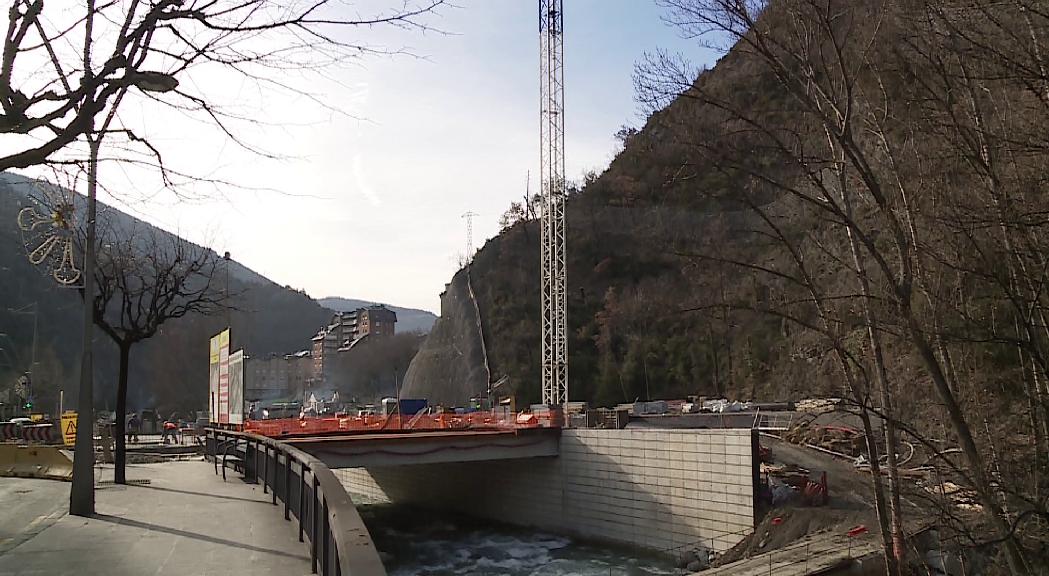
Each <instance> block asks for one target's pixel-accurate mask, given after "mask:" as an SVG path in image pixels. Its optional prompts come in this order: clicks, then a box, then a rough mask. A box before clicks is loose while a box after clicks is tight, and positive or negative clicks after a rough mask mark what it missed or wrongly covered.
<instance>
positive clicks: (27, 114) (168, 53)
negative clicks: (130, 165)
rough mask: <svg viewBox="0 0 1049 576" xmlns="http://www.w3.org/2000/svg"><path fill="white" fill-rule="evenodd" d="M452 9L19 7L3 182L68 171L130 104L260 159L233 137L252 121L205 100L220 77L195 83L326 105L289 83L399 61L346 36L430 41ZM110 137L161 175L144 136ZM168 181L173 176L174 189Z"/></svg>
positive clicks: (251, 2) (151, 2) (422, 2)
mask: <svg viewBox="0 0 1049 576" xmlns="http://www.w3.org/2000/svg"><path fill="white" fill-rule="evenodd" d="M443 3H444V0H418V1H414V0H407V1H405V2H398V3H395V4H396V7H395V8H394V9H390V10H384V11H380V12H378V13H376V14H373V15H370V16H367V15H362V14H359V13H358V12H356V11H354V10H353V9H352V8H350V7H349V6H348V5H346V4H345V3H342V2H337V1H335V0H309V1H305V0H291V1H287V2H284V1H276V0H129V1H126V2H110V1H106V2H96V1H93V0H92V1H88V2H86V3H84V5H83V6H82V7H81V8H80V9H77V10H71V9H70V7H69V6H66V5H63V4H62V3H60V2H50V3H47V4H46V5H45V3H44V1H43V0H13V1H12V2H11V4H10V8H9V9H8V12H7V28H6V33H5V35H4V40H3V52H2V60H0V133H3V134H6V135H7V136H8V137H7V139H6V140H5V142H6V143H7V144H8V147H6V148H5V149H4V151H3V152H2V153H0V170H8V169H11V168H26V167H30V166H36V165H40V164H44V163H47V162H63V161H66V160H65V159H64V158H63V157H60V156H56V153H57V152H59V151H60V150H62V149H63V148H66V147H67V146H69V145H70V144H74V143H75V142H77V141H78V140H79V139H81V138H82V137H83V136H85V135H88V134H91V133H93V132H95V130H96V128H95V126H94V123H93V119H94V118H95V117H97V116H98V115H100V114H102V113H105V112H106V111H107V110H108V109H110V108H116V107H118V106H119V104H120V102H119V101H120V99H121V95H122V94H124V93H127V94H128V95H129V98H130V99H138V100H141V101H143V102H150V101H152V102H154V103H158V104H161V105H163V106H168V107H173V108H175V109H178V110H181V111H183V112H185V113H187V114H189V115H191V116H195V117H199V118H201V119H204V120H205V121H207V122H211V123H213V124H214V125H216V126H218V128H219V129H220V130H222V131H223V132H224V133H225V134H226V135H227V136H228V137H229V138H231V139H232V140H233V141H235V142H237V143H239V144H241V145H243V146H246V147H248V148H251V149H253V150H257V149H255V148H253V147H252V146H251V145H250V144H249V143H247V142H246V141H244V140H243V139H242V138H241V137H240V136H239V135H238V134H237V133H236V130H235V128H234V126H233V125H231V123H235V122H236V121H237V120H243V119H246V117H245V115H244V114H238V113H236V112H234V111H230V110H225V109H223V108H222V107H221V106H220V105H218V104H217V103H216V101H215V99H214V98H213V95H214V93H215V90H214V89H212V90H208V89H207V86H208V85H209V84H210V85H212V86H214V84H215V82H214V76H211V77H210V80H211V81H210V82H208V81H201V82H199V83H198V82H188V81H187V80H193V79H194V78H195V75H196V74H198V73H201V74H208V73H213V72H214V71H215V70H218V71H219V72H220V73H221V75H223V76H225V77H226V78H229V79H236V78H238V77H239V78H242V79H245V80H247V81H248V82H251V83H253V84H256V85H260V86H269V87H273V88H277V89H280V90H284V91H288V92H290V93H293V94H298V95H301V96H302V97H303V98H306V99H311V100H313V101H314V102H320V101H321V99H320V98H318V97H317V96H316V95H314V94H312V93H311V92H310V91H309V90H308V89H307V88H306V87H304V86H302V85H298V86H297V85H295V83H294V82H293V81H290V80H289V79H288V78H289V75H288V72H289V71H296V72H303V71H317V72H319V71H321V70H323V69H325V68H327V67H330V66H332V65H337V64H340V63H344V62H350V61H354V60H356V59H359V58H361V57H362V56H364V55H368V54H380V53H391V52H396V51H397V50H396V49H387V48H384V47H379V46H372V45H369V44H367V43H366V42H361V41H354V40H352V39H349V38H347V37H346V32H347V30H350V29H363V28H370V27H376V26H396V27H401V28H408V29H417V30H424V29H426V28H427V26H426V24H425V23H424V17H425V16H426V15H428V14H429V13H430V12H432V11H434V9H436V8H437V7H439V6H440V5H441V4H443ZM190 86H193V87H192V88H191V87H190ZM130 88H135V89H136V90H133V91H130V92H129V89H130ZM161 93H163V95H161ZM107 129H108V132H109V133H110V136H111V137H112V138H114V139H116V138H119V140H120V144H119V146H121V147H123V148H124V149H125V151H126V153H125V154H123V158H124V159H125V160H127V159H129V158H136V160H135V161H137V162H140V163H144V164H147V165H154V166H158V167H161V168H164V162H163V156H162V154H161V150H160V149H159V148H158V147H157V146H155V145H154V144H153V143H152V142H151V141H150V135H149V134H146V133H143V131H142V128H141V127H139V126H133V125H128V124H123V123H121V122H118V123H117V124H116V125H114V126H112V127H108V128H107ZM170 176H171V173H170V172H168V171H165V172H164V177H165V180H166V181H167V180H169V179H170Z"/></svg>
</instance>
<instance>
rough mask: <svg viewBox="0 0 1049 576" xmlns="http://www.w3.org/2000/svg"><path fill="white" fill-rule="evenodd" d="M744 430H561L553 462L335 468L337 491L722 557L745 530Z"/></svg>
mask: <svg viewBox="0 0 1049 576" xmlns="http://www.w3.org/2000/svg"><path fill="white" fill-rule="evenodd" d="M753 434H754V433H753V432H752V431H751V430H749V429H735V430H732V429H729V430H651V429H629V428H628V429H625V430H588V429H573V430H565V431H564V433H563V434H562V436H561V455H560V456H559V457H556V458H529V459H521V460H496V461H487V462H466V463H457V464H427V465H417V466H411V465H407V466H390V467H373V468H369V469H367V470H365V469H341V470H336V471H335V473H336V475H337V476H339V477H340V479H341V480H342V481H343V484H344V485H345V486H346V488H347V491H349V492H350V493H351V495H352V494H363V495H366V496H368V497H369V498H372V499H379V500H390V501H394V502H405V503H411V504H415V505H420V506H425V507H430V508H437V509H444V510H452V511H456V512H460V513H465V514H470V515H474V516H480V517H484V518H490V519H495V520H499V521H503V522H507V523H511V524H517V525H524V526H534V527H537V528H540V529H544V530H548V531H551V532H556V533H563V534H570V535H575V536H580V537H583V538H588V539H594V540H604V541H609V542H614V543H622V544H628V545H632V546H640V547H643V548H648V549H651V550H658V551H669V550H672V549H674V548H677V547H681V546H687V545H692V544H702V545H703V546H704V547H708V548H712V549H714V550H717V551H723V550H726V549H728V548H730V547H732V546H733V545H734V544H735V543H736V542H738V541H739V540H741V539H742V538H743V537H744V536H745V535H746V534H747V533H748V532H749V531H750V529H751V528H752V527H753V525H754V496H755V483H756V480H757V468H756V463H755V452H754V448H753V446H754V445H755V443H756V439H755V438H754V437H753Z"/></svg>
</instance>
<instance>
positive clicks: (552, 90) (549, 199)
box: [539, 0, 568, 406]
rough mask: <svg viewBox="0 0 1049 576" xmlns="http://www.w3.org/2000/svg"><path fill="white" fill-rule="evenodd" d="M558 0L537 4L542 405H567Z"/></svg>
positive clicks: (562, 75)
mask: <svg viewBox="0 0 1049 576" xmlns="http://www.w3.org/2000/svg"><path fill="white" fill-rule="evenodd" d="M562 6H563V0H539V60H540V66H539V69H540V70H539V76H540V81H539V84H540V90H539V91H540V114H539V116H540V122H539V124H540V140H541V144H540V148H539V161H540V179H541V182H542V193H543V216H542V224H541V225H542V239H541V240H540V243H541V245H542V249H541V259H542V263H541V265H540V267H541V271H542V303H541V305H542V314H543V320H542V329H543V336H542V338H543V403H544V404H547V405H557V406H560V405H563V404H564V403H565V402H568V294H567V289H566V284H567V278H566V276H567V275H566V271H567V270H566V269H567V266H566V263H565V155H564V150H565V115H564V101H565V88H564V65H563V60H562V54H563V38H562V33H563V27H562V21H563V19H562Z"/></svg>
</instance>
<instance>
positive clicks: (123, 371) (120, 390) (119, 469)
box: [113, 342, 131, 484]
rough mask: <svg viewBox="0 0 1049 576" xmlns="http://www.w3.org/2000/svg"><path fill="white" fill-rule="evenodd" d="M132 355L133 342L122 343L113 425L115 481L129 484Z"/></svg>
mask: <svg viewBox="0 0 1049 576" xmlns="http://www.w3.org/2000/svg"><path fill="white" fill-rule="evenodd" d="M130 355H131V344H130V343H123V342H122V343H120V377H119V379H118V380H117V419H116V425H114V426H113V432H114V435H115V436H116V444H117V450H116V458H114V460H113V481H114V482H115V483H117V484H127V475H126V473H125V468H126V465H127V446H126V445H125V443H124V440H125V439H126V438H127V434H126V432H127V416H126V415H127V366H128V356H130Z"/></svg>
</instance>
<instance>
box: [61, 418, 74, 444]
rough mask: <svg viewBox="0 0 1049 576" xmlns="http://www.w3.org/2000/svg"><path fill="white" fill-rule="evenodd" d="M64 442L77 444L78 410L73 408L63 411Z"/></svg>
mask: <svg viewBox="0 0 1049 576" xmlns="http://www.w3.org/2000/svg"><path fill="white" fill-rule="evenodd" d="M62 442H64V443H65V445H66V446H72V445H74V444H76V412H73V411H72V410H66V411H65V412H63V413H62Z"/></svg>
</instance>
